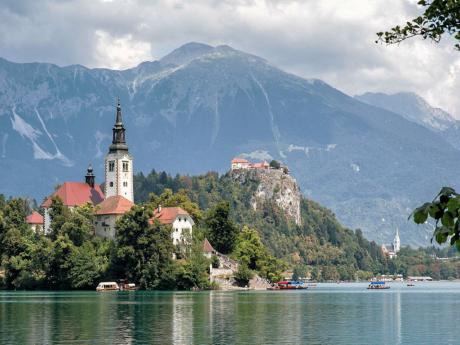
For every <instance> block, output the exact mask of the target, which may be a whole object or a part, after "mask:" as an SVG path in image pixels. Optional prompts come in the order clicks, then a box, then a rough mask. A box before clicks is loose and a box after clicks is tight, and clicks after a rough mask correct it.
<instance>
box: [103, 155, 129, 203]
mask: <svg viewBox="0 0 460 345" xmlns="http://www.w3.org/2000/svg"><path fill="white" fill-rule="evenodd" d="M110 162H114V169H113V171H110ZM124 162H126V163H127V165H128V171H124V169H123V163H124ZM115 195H121V196H123V197H125V198H126V199H128V200H131V201H132V202H134V191H133V158H132V156H131V155H130V154H129V153H123V152H121V153H120V152H116V153H109V154H108V155H107V156H106V158H105V197H106V198H108V197H111V196H115Z"/></svg>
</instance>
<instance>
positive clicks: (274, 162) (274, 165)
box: [270, 159, 281, 169]
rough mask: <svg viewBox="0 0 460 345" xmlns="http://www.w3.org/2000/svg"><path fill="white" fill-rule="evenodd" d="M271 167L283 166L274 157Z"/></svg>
mask: <svg viewBox="0 0 460 345" xmlns="http://www.w3.org/2000/svg"><path fill="white" fill-rule="evenodd" d="M270 167H271V168H273V169H279V168H281V164H280V162H278V161H277V160H274V159H273V160H272V161H271V162H270Z"/></svg>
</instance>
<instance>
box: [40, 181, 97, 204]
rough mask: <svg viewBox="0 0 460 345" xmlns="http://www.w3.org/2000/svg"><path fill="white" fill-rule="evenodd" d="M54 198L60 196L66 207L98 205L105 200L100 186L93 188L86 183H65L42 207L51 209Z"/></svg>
mask: <svg viewBox="0 0 460 345" xmlns="http://www.w3.org/2000/svg"><path fill="white" fill-rule="evenodd" d="M53 196H58V197H59V198H60V199H61V200H62V202H63V203H64V205H65V206H81V205H84V204H86V203H88V202H89V203H91V204H93V205H97V204H100V203H101V202H102V201H103V200H104V193H102V190H101V187H100V186H99V185H95V186H94V188H91V187H90V186H89V185H88V184H87V183H84V182H64V184H63V185H62V186H60V187H59V188H58V190H57V191H55V192H54V193H53V194H52V195H51V196H49V197H48V198H47V199H46V200H45V201H44V202H43V204H42V207H50V206H51V197H53Z"/></svg>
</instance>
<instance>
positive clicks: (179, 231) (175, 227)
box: [150, 206, 195, 245]
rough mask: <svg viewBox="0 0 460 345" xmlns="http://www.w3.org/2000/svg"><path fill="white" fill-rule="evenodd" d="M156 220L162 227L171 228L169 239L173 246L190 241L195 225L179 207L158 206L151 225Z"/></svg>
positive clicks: (188, 215)
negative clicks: (167, 226)
mask: <svg viewBox="0 0 460 345" xmlns="http://www.w3.org/2000/svg"><path fill="white" fill-rule="evenodd" d="M155 219H156V220H158V221H159V222H160V223H161V224H163V225H169V226H171V229H172V232H171V238H172V241H173V244H174V245H178V244H182V243H186V242H187V241H190V239H191V236H192V229H193V226H194V225H195V222H194V221H193V219H192V217H191V216H190V214H189V213H188V212H187V211H185V210H184V209H182V208H180V207H161V206H158V208H157V209H155V211H154V212H153V217H152V219H151V220H150V222H151V223H153V222H154V221H155Z"/></svg>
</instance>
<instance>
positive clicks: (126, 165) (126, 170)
mask: <svg viewBox="0 0 460 345" xmlns="http://www.w3.org/2000/svg"><path fill="white" fill-rule="evenodd" d="M128 167H129V162H126V161H123V172H128Z"/></svg>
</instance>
